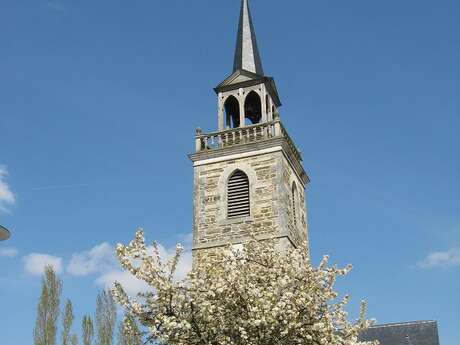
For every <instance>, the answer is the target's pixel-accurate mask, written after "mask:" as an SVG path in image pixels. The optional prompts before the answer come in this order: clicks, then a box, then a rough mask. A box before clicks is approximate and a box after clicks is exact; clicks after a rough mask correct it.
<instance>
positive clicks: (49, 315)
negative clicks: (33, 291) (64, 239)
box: [34, 266, 62, 345]
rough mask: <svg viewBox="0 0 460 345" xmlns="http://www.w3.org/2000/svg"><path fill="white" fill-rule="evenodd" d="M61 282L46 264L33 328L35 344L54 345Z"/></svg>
mask: <svg viewBox="0 0 460 345" xmlns="http://www.w3.org/2000/svg"><path fill="white" fill-rule="evenodd" d="M61 291H62V283H61V281H60V280H59V278H58V277H57V275H56V272H55V271H54V269H53V267H51V266H46V268H45V273H44V275H43V280H42V291H41V295H40V300H39V302H38V307H37V319H36V321H35V328H34V344H35V345H55V344H56V330H57V319H58V317H59V302H60V299H61Z"/></svg>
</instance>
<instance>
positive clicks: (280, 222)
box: [193, 151, 307, 257]
mask: <svg viewBox="0 0 460 345" xmlns="http://www.w3.org/2000/svg"><path fill="white" fill-rule="evenodd" d="M237 169H239V170H242V171H244V172H245V173H246V175H247V176H248V178H249V185H250V205H251V215H250V216H248V217H242V218H235V219H227V215H226V211H227V180H228V178H229V177H230V175H231V174H232V173H233V172H234V171H235V170H237ZM293 181H294V182H295V183H296V185H297V190H298V195H299V197H298V199H299V200H298V207H297V213H298V214H297V217H298V218H297V219H298V220H297V222H296V223H297V226H294V222H293V220H292V199H291V186H292V182H293ZM306 223H307V218H306V211H305V193H304V188H303V186H302V184H301V183H300V180H299V179H298V177H297V175H296V174H295V173H294V170H293V169H292V167H291V165H290V164H289V162H288V160H287V159H286V158H285V156H284V154H283V152H282V151H277V152H272V153H264V154H260V155H255V156H251V157H241V158H238V157H237V158H234V157H233V159H231V160H226V161H221V162H216V163H211V164H206V165H198V166H195V168H194V224H193V227H194V229H193V230H194V231H193V234H194V238H193V241H194V249H195V250H194V257H197V256H199V255H202V254H204V253H208V254H206V255H212V252H213V249H212V248H213V247H216V246H223V245H226V244H229V243H241V242H244V241H246V240H248V239H249V238H250V236H251V235H255V236H257V237H258V238H273V237H287V236H289V238H290V239H291V241H293V242H294V243H295V244H298V243H300V242H301V241H304V240H306V239H307V234H306V231H307V226H306ZM198 252H200V253H199V255H198Z"/></svg>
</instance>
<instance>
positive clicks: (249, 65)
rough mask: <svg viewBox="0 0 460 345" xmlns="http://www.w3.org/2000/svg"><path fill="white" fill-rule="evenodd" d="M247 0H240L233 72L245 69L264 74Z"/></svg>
mask: <svg viewBox="0 0 460 345" xmlns="http://www.w3.org/2000/svg"><path fill="white" fill-rule="evenodd" d="M248 2H249V0H241V14H240V23H239V25H238V36H237V40H236V51H235V62H234V64H233V72H235V71H237V70H245V71H249V72H252V73H255V74H259V75H264V71H263V68H262V61H261V59H260V55H259V49H258V48H257V40H256V32H255V30H254V25H253V24H252V17H251V12H250V10H249V3H248Z"/></svg>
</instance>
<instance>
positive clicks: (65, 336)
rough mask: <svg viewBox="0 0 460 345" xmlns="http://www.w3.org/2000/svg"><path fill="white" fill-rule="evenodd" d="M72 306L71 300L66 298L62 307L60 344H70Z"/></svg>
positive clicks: (72, 317)
mask: <svg viewBox="0 0 460 345" xmlns="http://www.w3.org/2000/svg"><path fill="white" fill-rule="evenodd" d="M73 319H74V316H73V308H72V302H71V301H70V300H67V302H66V304H65V308H64V318H63V319H62V334H61V340H62V341H61V344H62V345H70V343H71V335H70V330H71V328H72V323H73Z"/></svg>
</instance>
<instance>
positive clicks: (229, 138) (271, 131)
mask: <svg viewBox="0 0 460 345" xmlns="http://www.w3.org/2000/svg"><path fill="white" fill-rule="evenodd" d="M276 137H284V138H286V140H287V142H288V145H289V146H290V147H291V149H292V150H293V152H294V154H295V155H297V156H298V158H299V159H301V156H300V152H299V151H298V150H297V149H296V147H295V145H294V143H293V142H292V140H291V138H290V137H289V135H288V133H287V131H286V129H285V128H284V127H283V125H282V124H281V122H280V121H279V120H275V121H270V122H265V123H259V124H256V125H251V126H245V127H239V128H232V129H227V130H225V131H221V132H213V133H206V134H204V133H201V130H199V129H197V132H196V152H202V151H209V150H216V149H222V148H226V147H230V146H234V145H241V144H247V143H253V142H258V141H263V140H267V139H271V138H276Z"/></svg>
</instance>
